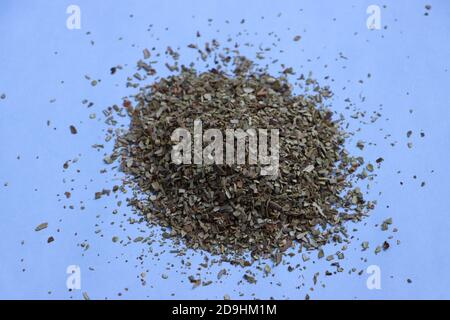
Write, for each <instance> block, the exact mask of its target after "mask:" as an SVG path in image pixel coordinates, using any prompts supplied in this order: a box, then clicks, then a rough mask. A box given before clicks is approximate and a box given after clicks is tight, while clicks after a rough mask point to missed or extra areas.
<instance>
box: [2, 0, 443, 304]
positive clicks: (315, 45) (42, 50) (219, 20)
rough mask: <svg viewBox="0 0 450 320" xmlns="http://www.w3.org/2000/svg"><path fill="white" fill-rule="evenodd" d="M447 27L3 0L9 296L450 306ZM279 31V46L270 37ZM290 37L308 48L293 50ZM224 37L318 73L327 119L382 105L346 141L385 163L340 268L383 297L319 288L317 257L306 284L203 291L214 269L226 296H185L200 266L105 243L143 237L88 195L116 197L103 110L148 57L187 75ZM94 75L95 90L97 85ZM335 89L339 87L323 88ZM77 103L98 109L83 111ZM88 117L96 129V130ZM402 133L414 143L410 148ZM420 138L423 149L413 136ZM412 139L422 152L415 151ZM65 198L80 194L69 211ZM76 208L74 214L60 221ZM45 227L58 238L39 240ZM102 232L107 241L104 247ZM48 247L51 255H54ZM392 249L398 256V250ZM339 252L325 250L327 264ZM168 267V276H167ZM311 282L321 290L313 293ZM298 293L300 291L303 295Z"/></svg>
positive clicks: (203, 8)
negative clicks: (109, 192)
mask: <svg viewBox="0 0 450 320" xmlns="http://www.w3.org/2000/svg"><path fill="white" fill-rule="evenodd" d="M70 4H76V5H78V6H79V7H80V8H81V30H69V29H67V28H66V19H67V17H68V15H67V14H66V8H67V6H68V5H70ZM371 4H376V5H379V6H380V7H381V22H382V29H381V30H372V31H371V30H368V29H367V27H366V19H367V17H368V15H367V13H366V9H367V7H368V6H369V5H371ZM426 4H430V5H432V9H431V10H430V11H429V16H424V13H425V12H426V10H425V8H424V6H425V5H426ZM383 5H385V7H383ZM280 14H281V15H280ZM130 15H133V16H132V17H130ZM262 16H264V19H262V18H261V17H262ZM449 17H450V3H449V2H448V1H444V0H442V1H431V0H430V1H426V2H423V1H407V0H404V1H399V0H396V1H383V2H379V3H375V1H340V2H339V3H338V2H337V1H261V0H258V1H256V0H253V1H186V0H178V1H120V2H119V1H106V0H104V1H50V0H47V1H44V0H40V1H12V0H10V1H8V0H2V1H1V2H0V95H1V94H2V93H5V94H6V99H4V100H0V203H1V207H0V235H1V238H0V298H12V299H19V298H37V299H55V298H63V299H66V298H73V299H81V298H82V292H87V293H88V294H89V296H90V297H91V298H95V299H104V298H108V299H115V298H126V299H128V298H152V299H155V298H159V299H164V298H188V299H191V298H192V299H205V298H209V299H213V298H218V299H221V298H222V297H223V295H224V294H229V295H230V296H231V298H239V293H240V292H241V293H242V298H254V297H257V298H269V297H275V298H279V299H303V298H304V296H305V294H307V293H308V294H310V296H311V298H313V299H336V298H338V299H344V298H346V299H353V298H359V299H377V298H378V299H391V298H400V299H406V298H419V299H428V298H447V299H448V298H450V275H449V272H448V271H449V270H450V254H449V253H450V250H449V243H450V234H449V229H450V219H449V210H450V194H449V193H450V188H449V187H450V186H449V182H448V181H450V174H449V169H448V160H449V156H450V139H449V137H450V126H449V116H450V109H449V99H448V92H449V88H450V87H449V83H450V81H449V80H450V77H449V72H448V69H449V59H448V58H449V56H450V32H449V31H450V19H449ZM209 18H211V19H212V22H211V23H209V22H208V19H209ZM242 19H245V20H246V22H245V23H244V24H240V21H241V20H242ZM225 20H229V23H226V22H225ZM149 25H153V27H152V28H151V29H150V31H148V30H147V29H149ZM385 27H386V28H385ZM166 28H167V29H166ZM197 30H198V31H200V33H201V35H202V37H201V38H200V39H199V40H197V39H196V37H195V33H196V31H197ZM218 30H220V31H219V32H218ZM88 31H90V32H91V34H89V35H88V34H86V32H88ZM271 31H273V32H274V33H275V34H277V35H278V36H279V37H280V38H281V39H280V40H278V39H277V37H276V36H273V35H269V34H268V33H269V32H271ZM239 32H242V34H241V35H239V36H236V35H237V34H238V33H239ZM297 34H298V35H301V36H302V38H301V40H300V41H299V42H294V41H293V40H292V39H293V37H294V36H295V35H297ZM228 35H230V36H232V37H233V39H234V40H235V41H237V42H239V43H241V44H243V43H245V42H247V41H248V42H250V43H252V44H255V46H256V48H242V51H243V52H244V53H246V52H247V53H252V52H255V50H257V47H258V45H259V44H262V45H263V46H269V45H270V44H271V43H276V44H277V49H279V50H283V51H282V52H279V51H278V50H272V52H271V53H269V54H268V56H271V57H276V58H278V59H279V60H280V62H283V63H285V64H286V65H287V66H292V67H293V68H294V69H295V70H296V71H297V72H298V73H300V72H303V73H307V72H309V71H312V72H313V74H314V76H315V77H316V78H317V79H318V80H319V81H320V83H323V84H329V85H330V86H331V88H332V90H333V91H334V92H335V97H334V102H333V109H334V110H337V111H338V112H343V113H344V114H345V115H346V116H349V115H351V114H352V111H351V110H345V106H346V103H345V102H344V99H346V98H351V100H352V101H353V102H354V103H355V104H356V106H357V107H358V108H361V109H362V110H367V115H366V117H365V119H366V120H368V118H369V117H370V116H371V114H372V112H374V111H378V110H379V109H380V105H382V111H381V113H382V117H381V118H380V119H379V120H378V121H377V122H376V123H375V124H372V125H368V126H366V125H361V126H359V125H353V129H357V128H358V127H361V131H359V132H358V133H357V135H356V137H354V138H353V139H352V140H351V141H349V143H350V145H349V149H350V150H351V151H352V152H353V153H356V154H359V153H361V152H360V151H359V150H358V149H356V148H355V147H354V145H355V143H356V141H357V140H365V141H372V142H374V143H376V145H367V146H366V149H365V150H364V152H363V153H361V154H364V156H365V157H366V158H367V159H368V160H370V161H372V162H373V161H374V160H375V159H376V158H378V157H380V156H382V157H383V158H384V159H385V161H384V163H383V164H382V167H381V169H380V170H378V171H377V173H378V177H377V179H376V183H375V184H374V185H373V187H372V189H371V190H370V193H369V195H368V198H370V199H377V200H378V206H377V208H376V210H374V212H373V214H372V215H371V216H370V217H369V218H368V219H366V220H365V223H362V224H359V225H358V226H357V228H358V232H356V235H357V237H358V239H355V241H353V243H354V245H353V246H352V247H350V249H349V250H348V252H346V260H344V261H343V262H342V264H343V265H344V266H345V267H346V269H347V270H348V268H351V267H353V266H354V267H356V268H357V269H358V270H366V268H367V267H368V266H370V265H378V266H379V267H380V270H381V286H382V287H381V290H369V289H368V288H367V286H366V280H367V277H368V275H367V274H365V273H364V274H362V275H361V276H358V275H356V274H352V275H349V274H348V273H347V272H344V273H342V274H338V275H335V276H332V277H325V276H324V275H323V271H324V270H325V269H329V270H332V269H331V268H330V267H328V268H327V266H328V265H329V263H327V262H326V261H323V260H324V259H322V260H321V261H319V262H315V263H313V260H314V259H312V260H310V261H308V262H306V263H304V262H303V261H301V258H300V256H297V257H295V258H294V259H293V261H298V263H300V264H301V265H302V266H306V267H307V269H306V270H304V271H294V272H288V271H287V266H285V265H280V266H278V267H276V268H273V270H274V272H275V275H274V276H270V277H268V278H262V277H258V283H257V284H256V285H250V284H247V283H243V284H239V285H237V283H238V281H240V280H241V279H242V275H243V271H244V270H242V269H240V268H232V267H230V266H228V265H225V264H224V265H223V266H216V267H213V268H211V270H210V271H208V270H202V271H201V277H202V279H204V280H208V279H211V280H215V278H216V273H217V271H218V270H220V269H221V268H224V267H226V268H228V269H230V270H231V272H230V273H231V274H230V275H229V276H226V277H224V278H223V280H222V282H221V283H219V284H216V283H213V284H212V285H210V286H207V287H198V288H196V289H192V285H191V284H190V283H189V281H188V280H187V276H188V275H191V274H195V273H196V271H197V270H196V268H195V267H194V268H193V269H192V270H191V271H188V272H187V273H186V274H183V272H184V271H183V270H184V269H182V268H180V258H176V257H174V256H173V255H172V254H170V253H169V252H168V251H169V250H170V246H166V247H160V246H159V245H158V243H156V245H155V246H154V250H155V252H162V253H161V255H159V256H158V257H157V258H152V256H153V255H149V256H148V257H147V258H145V259H143V261H142V262H141V261H138V260H137V259H136V258H137V257H138V256H139V254H140V253H141V252H142V251H143V250H146V247H145V245H141V244H130V245H126V246H122V245H121V244H119V243H113V242H112V241H111V238H112V237H113V236H118V237H119V238H120V239H121V240H124V239H125V238H126V235H131V237H132V238H133V237H134V236H136V235H138V234H144V235H145V234H146V233H147V234H148V230H147V229H146V228H141V229H139V227H138V226H136V225H133V226H129V225H128V223H127V222H126V221H125V220H126V218H125V217H124V216H123V215H124V214H126V213H129V209H128V208H127V207H126V206H125V205H122V207H121V208H120V209H119V213H118V214H116V215H113V214H112V213H111V212H112V210H113V209H114V208H116V206H115V202H117V200H116V199H114V198H113V197H109V198H108V197H107V198H103V199H101V200H98V201H94V200H93V195H94V192H96V191H99V190H101V189H102V188H103V187H111V186H112V185H113V184H114V183H117V181H114V178H115V177H114V172H113V171H108V172H107V173H105V174H101V173H100V172H99V171H100V170H101V169H102V168H103V167H104V165H103V164H102V157H103V154H104V152H103V151H102V152H98V151H96V150H95V149H93V148H91V145H92V144H95V143H101V142H102V141H103V140H102V139H103V137H104V134H105V132H104V129H105V128H106V126H105V125H104V124H103V123H102V121H103V118H104V117H103V116H102V114H101V111H102V110H103V109H104V108H106V107H108V106H110V105H112V104H114V103H120V101H121V100H120V99H121V98H122V97H123V96H126V95H129V94H132V93H133V92H134V91H133V90H131V89H127V88H125V86H124V84H125V82H126V76H128V75H132V74H133V73H134V66H135V62H136V61H137V60H138V59H140V58H141V57H142V50H143V49H144V48H149V49H151V48H152V47H156V49H157V51H158V52H161V53H164V51H165V48H166V46H167V45H171V46H172V47H173V48H177V47H178V46H180V52H181V54H182V61H183V62H189V61H190V60H191V59H192V58H193V53H192V50H189V49H187V48H186V45H188V44H189V43H192V42H194V43H196V42H198V43H203V42H204V41H210V40H211V39H212V38H216V39H218V40H219V41H220V42H221V43H223V44H225V43H226V39H227V37H228ZM120 38H122V39H121V40H120ZM91 40H92V41H94V44H91ZM341 53H342V55H343V56H345V57H347V58H348V59H343V58H341V57H340V56H341ZM117 64H121V65H123V66H124V70H119V71H118V72H117V74H116V75H114V76H111V75H110V74H109V69H110V68H111V67H113V66H115V65H117ZM157 68H158V71H160V75H164V74H166V73H167V71H166V70H164V67H163V66H162V67H161V64H159V65H158V67H157ZM278 68H279V67H277V66H273V70H278ZM368 73H370V74H371V77H370V78H367V74H368ZM85 75H89V76H91V77H92V78H93V79H101V82H100V83H99V84H98V85H97V86H95V87H92V86H91V85H90V81H88V80H86V79H85ZM327 75H330V80H328V81H325V80H324V79H323V78H324V77H325V76H327ZM331 79H333V81H331ZM359 80H364V81H363V83H360V82H359ZM62 81H64V82H63V83H62ZM344 87H345V89H344ZM360 96H364V97H365V100H364V101H362V99H361V98H360ZM53 99H55V101H54V102H53V103H52V102H50V101H51V100H53ZM84 99H88V100H89V101H92V102H94V106H93V107H91V108H89V109H88V108H87V107H86V105H83V104H82V100H84ZM410 109H412V110H413V112H412V113H410V111H409V110H410ZM94 112H95V113H96V114H97V119H95V120H92V119H89V114H91V113H94ZM47 120H50V121H51V125H50V126H47ZM353 123H355V122H353ZM70 125H75V126H76V127H77V128H78V134H77V135H71V134H70V131H69V129H68V128H69V126H70ZM408 130H412V131H413V135H412V137H411V138H410V139H407V137H406V132H407V131H408ZM421 130H423V132H424V133H425V137H424V138H420V137H419V132H420V131H421ZM386 135H390V136H388V137H385V136H386ZM408 141H412V142H413V144H414V145H413V148H411V149H409V148H408V147H407V146H406V144H407V142H408ZM391 142H396V145H395V146H394V147H392V146H391V145H390V143H391ZM108 150H111V144H108V145H107V147H106V151H108ZM17 156H20V159H17ZM74 158H78V159H79V160H78V162H77V163H75V164H71V166H70V168H69V169H68V170H67V171H66V172H64V170H63V163H64V162H65V161H67V160H69V159H74ZM77 170H80V172H79V173H78V172H77ZM399 170H400V171H401V172H400V173H397V171H399ZM414 175H417V179H413V176H414ZM72 179H74V180H73V181H72ZM400 181H403V185H401V184H400ZM422 181H425V182H426V185H425V186H424V187H420V183H421V182H422ZM5 183H7V186H5V185H4V184H5ZM72 188H73V190H72ZM65 191H71V193H72V197H71V198H70V199H68V200H66V199H64V195H63V193H64V192H65ZM379 192H381V194H380V195H379ZM81 201H84V203H81ZM69 204H73V206H74V209H73V210H71V209H69V208H66V209H65V208H64V205H69ZM81 206H85V207H86V208H85V209H84V210H81V209H80V207H81ZM387 217H392V218H393V220H394V225H395V226H396V227H398V228H399V232H398V233H396V234H394V239H393V240H390V243H391V249H389V250H388V251H386V252H383V253H381V254H378V255H375V254H374V253H373V250H374V248H375V246H376V245H379V244H381V243H382V242H383V241H384V240H385V239H386V237H387V236H388V235H391V234H392V233H391V232H381V231H380V228H379V227H375V225H376V224H379V223H380V222H382V221H383V220H384V219H386V218H387ZM44 221H47V222H48V223H49V227H48V228H47V229H46V230H43V231H40V232H35V231H34V228H35V227H36V226H37V225H38V224H39V223H41V222H44ZM111 222H115V223H114V225H111ZM121 222H123V223H121ZM96 224H98V225H99V227H96V226H95V225H96ZM122 228H126V229H127V230H126V231H122V230H121V229H122ZM97 229H101V230H102V231H101V233H100V234H95V230H97ZM58 230H59V231H58ZM49 236H53V237H54V238H55V242H53V243H51V244H47V238H48V237H49ZM155 237H156V236H155ZM397 239H399V240H401V244H400V245H396V244H395V241H396V240H397ZM363 240H369V241H370V245H371V248H370V250H368V251H366V252H364V253H361V250H360V243H361V241H363ZM22 241H24V243H23V244H22V243H21V242H22ZM84 241H87V242H88V243H89V245H90V248H89V249H88V250H86V251H84V249H83V248H82V247H81V246H80V244H81V243H83V242H84ZM165 249H166V251H165V253H164V250H165ZM337 249H338V248H333V247H329V248H327V250H326V254H330V253H334V252H336V250H337ZM189 255H191V253H190V254H189ZM361 258H363V259H361ZM366 258H367V260H364V259H366ZM191 260H192V261H197V262H201V261H202V254H201V253H196V254H193V255H192V258H191ZM168 264H173V265H174V266H173V267H172V268H170V269H167V266H168ZM69 265H79V266H80V268H81V285H82V288H81V290H75V291H73V292H69V291H68V290H67V288H66V279H67V274H66V268H67V266H69ZM193 265H194V266H196V264H195V263H193ZM294 265H295V263H294ZM89 267H91V269H89ZM23 269H24V270H23ZM142 271H148V272H147V285H146V286H142V285H141V282H140V280H139V273H140V272H142ZM317 271H320V272H321V275H320V277H319V285H318V286H316V287H315V290H314V292H311V291H309V287H310V286H311V282H312V280H311V279H312V276H313V274H314V273H315V272H317ZM209 272H210V273H211V274H209ZM162 274H167V275H168V276H169V278H168V279H163V278H162V277H161V275H162ZM408 278H409V279H411V280H412V283H410V284H408V283H407V281H406V279H408ZM321 281H323V283H324V284H326V287H325V288H322V287H321V285H320V283H321ZM278 282H280V283H281V285H277V283H278ZM303 282H305V286H304V287H301V288H300V289H297V288H296V287H298V286H300V285H301V284H302V283H303ZM127 289H128V290H127ZM49 292H51V293H49ZM119 294H121V296H119Z"/></svg>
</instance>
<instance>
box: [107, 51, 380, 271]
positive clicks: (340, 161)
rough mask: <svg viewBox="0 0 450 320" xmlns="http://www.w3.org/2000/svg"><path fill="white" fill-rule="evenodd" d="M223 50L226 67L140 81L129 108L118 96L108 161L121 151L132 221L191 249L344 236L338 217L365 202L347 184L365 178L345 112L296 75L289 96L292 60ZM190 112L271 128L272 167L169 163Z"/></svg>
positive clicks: (362, 209) (282, 244) (273, 245)
mask: <svg viewBox="0 0 450 320" xmlns="http://www.w3.org/2000/svg"><path fill="white" fill-rule="evenodd" d="M221 58H222V62H223V65H224V66H225V67H224V68H220V67H219V68H212V69H210V70H208V71H206V72H198V71H196V70H195V69H194V67H193V66H192V65H191V66H190V67H185V66H182V67H181V70H178V66H176V67H174V68H172V69H174V70H178V72H177V73H176V74H174V75H171V76H168V77H165V78H161V79H159V80H158V81H157V82H154V83H152V84H150V85H147V86H141V88H140V90H139V93H138V94H137V95H136V96H135V100H136V101H135V103H134V106H133V103H131V102H130V101H128V100H126V101H125V102H124V107H125V108H126V109H127V111H128V114H129V115H130V117H131V122H130V126H129V128H128V130H126V131H124V132H123V133H122V134H121V135H119V136H118V137H117V138H116V144H115V149H114V152H113V154H112V155H111V156H108V157H107V158H106V159H105V161H106V162H108V163H111V162H113V161H114V160H116V159H118V160H119V161H120V168H121V170H122V171H123V172H124V173H125V175H126V177H127V183H129V184H131V185H132V187H133V189H134V191H135V192H134V195H135V196H134V197H133V199H131V201H130V203H131V204H132V205H133V207H134V209H136V211H137V212H138V213H139V214H141V220H142V221H147V222H148V223H150V224H154V225H159V226H162V227H165V228H166V229H167V230H169V231H168V232H165V233H164V236H165V237H167V238H169V237H170V238H175V239H178V240H180V239H182V241H183V242H184V243H185V244H186V245H187V246H188V247H190V248H194V249H195V248H201V249H203V250H206V251H208V252H211V253H214V254H225V255H226V254H246V253H250V254H251V256H252V258H253V259H257V258H259V257H271V258H273V259H274V260H275V261H276V262H280V260H281V257H282V253H283V252H284V251H286V250H287V249H289V248H291V247H294V246H295V245H296V244H299V245H300V246H302V247H304V248H306V249H312V250H314V249H319V248H320V247H321V246H322V245H324V244H326V243H329V242H338V243H340V242H342V241H343V240H344V238H346V237H347V233H346V228H345V222H347V221H350V220H351V221H359V220H361V219H362V218H363V217H364V215H365V214H366V213H367V211H369V210H370V209H372V208H373V205H374V204H373V203H372V202H370V201H365V200H364V198H363V194H362V192H361V191H360V189H359V188H358V187H354V186H353V184H354V181H355V180H356V179H358V178H364V177H366V176H367V173H366V172H365V170H364V169H363V164H364V160H363V159H362V158H361V157H358V158H355V157H352V156H350V155H349V154H348V152H347V151H346V149H345V139H346V136H347V133H346V132H345V131H344V130H343V129H342V128H343V126H342V121H343V120H342V119H334V118H335V116H334V114H333V112H332V111H330V109H328V107H327V106H326V101H327V99H328V98H330V97H331V96H332V93H331V91H330V90H329V88H327V87H324V88H322V87H320V86H319V84H318V83H317V82H316V81H315V80H313V79H311V78H309V77H308V78H306V79H305V77H303V76H302V77H300V78H299V79H300V80H302V81H304V83H305V86H303V88H302V92H301V93H298V94H295V93H294V91H295V90H294V88H293V86H292V85H291V84H290V83H289V81H288V75H289V74H291V70H290V69H289V68H288V69H285V70H284V71H283V72H281V73H280V74H281V75H280V76H272V75H270V74H269V73H268V71H267V69H260V68H257V66H256V65H255V64H254V63H253V62H252V61H250V60H248V59H246V58H244V57H242V56H239V55H236V56H233V57H231V56H227V55H225V56H222V57H221ZM138 65H140V66H142V65H144V66H146V65H145V64H144V63H143V62H142V61H140V63H139V64H138ZM144 69H145V68H144ZM150 69H151V68H150ZM172 69H171V71H174V70H172ZM198 119H200V120H201V121H202V123H203V130H207V129H208V128H217V129H220V130H223V131H225V130H226V129H229V128H231V129H238V128H240V129H243V130H246V129H248V128H264V129H279V142H280V148H279V174H278V176H277V177H276V178H275V179H274V178H273V177H271V176H264V175H261V174H259V173H260V170H261V167H260V166H259V165H254V164H252V165H249V164H247V162H246V164H244V165H231V166H230V165H227V164H223V165H216V164H213V165H196V164H175V163H173V162H172V159H171V151H172V148H173V146H174V142H173V141H172V140H171V134H172V133H173V132H174V130H175V129H177V128H186V129H188V130H189V131H192V128H193V124H194V121H195V120H198ZM247 147H248V146H247ZM247 151H248V150H247ZM224 154H225V150H224ZM359 169H361V170H359ZM360 171H363V172H362V173H361V172H360ZM357 172H360V173H357Z"/></svg>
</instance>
